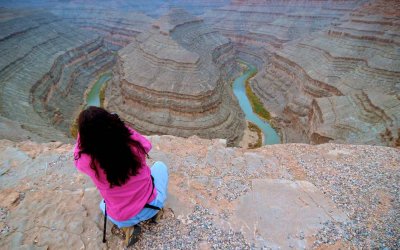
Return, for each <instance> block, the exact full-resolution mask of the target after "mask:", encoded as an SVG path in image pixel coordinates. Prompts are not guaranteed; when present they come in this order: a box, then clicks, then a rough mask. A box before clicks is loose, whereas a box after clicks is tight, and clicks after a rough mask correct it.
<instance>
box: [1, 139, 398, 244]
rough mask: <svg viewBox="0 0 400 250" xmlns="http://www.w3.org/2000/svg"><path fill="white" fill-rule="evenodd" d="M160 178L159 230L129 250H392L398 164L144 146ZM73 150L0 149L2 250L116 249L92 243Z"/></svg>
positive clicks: (353, 152)
mask: <svg viewBox="0 0 400 250" xmlns="http://www.w3.org/2000/svg"><path fill="white" fill-rule="evenodd" d="M149 139H150V140H151V141H152V144H153V149H152V151H151V152H150V160H149V164H151V163H152V162H153V161H156V160H162V161H164V162H165V163H166V164H167V165H168V168H169V176H170V182H169V196H168V204H167V205H166V208H165V213H164V215H163V217H162V219H161V221H160V222H159V223H158V224H151V223H142V230H143V234H142V236H141V239H140V241H139V242H138V243H137V244H136V245H135V247H134V248H135V249H261V248H264V249H377V248H379V249H398V248H399V247H400V245H399V244H400V242H399V239H400V231H399V229H400V221H399V218H400V214H399V212H400V195H399V194H400V186H399V184H400V175H399V173H400V154H399V152H398V150H397V149H394V148H388V147H379V146H368V145H343V144H331V143H327V144H322V145H316V146H315V145H314V146H313V145H306V144H281V145H270V146H263V147H261V148H259V149H256V150H246V149H242V148H232V147H230V148H227V147H226V140H221V139H214V140H205V139H200V138H198V137H190V138H179V137H173V136H151V137H149ZM72 150H73V145H71V144H63V143H59V142H53V143H46V144H40V143H36V142H31V141H25V142H19V143H15V142H11V141H8V140H1V141H0V248H1V249H122V248H123V247H122V244H123V241H122V240H120V239H119V238H118V237H117V236H116V235H113V234H111V231H110V229H111V227H112V224H111V223H110V222H109V224H108V231H107V239H108V241H107V243H106V244H103V243H102V229H103V216H102V213H101V211H100V210H99V207H98V205H99V202H100V200H101V197H100V196H99V194H98V191H97V190H96V188H95V187H94V186H93V184H92V182H91V180H90V179H89V178H88V177H86V176H85V175H83V174H81V173H79V172H78V171H77V170H76V169H75V167H74V165H73V156H72Z"/></svg>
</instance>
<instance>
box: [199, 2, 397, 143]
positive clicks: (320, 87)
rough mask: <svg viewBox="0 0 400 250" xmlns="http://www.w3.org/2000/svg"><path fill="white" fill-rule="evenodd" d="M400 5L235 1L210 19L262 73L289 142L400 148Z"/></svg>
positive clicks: (268, 102) (259, 87)
mask: <svg viewBox="0 0 400 250" xmlns="http://www.w3.org/2000/svg"><path fill="white" fill-rule="evenodd" d="M399 13H400V11H399V4H398V2H396V1H390V2H386V1H232V2H231V4H229V5H227V6H224V7H221V8H217V9H215V10H210V11H209V12H207V13H206V14H204V15H203V17H205V19H206V20H207V22H208V23H209V24H210V25H213V26H215V28H216V29H217V30H218V31H219V32H221V33H222V34H224V35H225V36H227V37H229V38H230V39H231V40H232V42H233V43H234V46H235V48H236V49H237V51H238V53H237V56H238V57H239V58H241V59H243V60H246V61H248V62H251V63H253V64H255V65H257V66H258V68H259V72H258V74H257V75H256V77H255V78H254V79H253V80H252V81H251V87H252V90H253V91H254V92H255V93H256V95H258V96H259V97H260V98H261V100H262V101H263V103H264V105H265V107H266V108H267V110H269V111H270V112H271V114H272V117H273V123H274V124H275V126H277V127H278V128H279V129H280V130H281V132H282V134H283V141H284V142H307V143H310V142H311V143H323V142H327V141H331V140H334V141H336V142H343V143H344V142H351V143H363V144H364V143H367V144H378V145H388V146H398V145H399V141H400V139H399V131H398V129H399V127H400V125H399V122H398V119H399V114H400V108H399V105H398V101H399V98H398V96H399V90H400V89H399V86H398V84H399V81H400V77H399V70H398V69H399V68H400V67H399V59H400V58H399V53H398V51H399V41H398V39H399V22H400V21H399V20H400V17H399Z"/></svg>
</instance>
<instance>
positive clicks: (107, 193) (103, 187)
mask: <svg viewBox="0 0 400 250" xmlns="http://www.w3.org/2000/svg"><path fill="white" fill-rule="evenodd" d="M128 129H129V131H130V132H131V138H132V139H133V140H135V141H138V142H140V143H141V144H142V146H143V148H144V150H145V151H146V153H148V152H149V151H150V149H151V143H150V142H149V141H148V140H147V139H146V138H145V137H144V136H142V135H141V134H139V133H138V132H136V131H135V130H133V129H132V128H129V127H128ZM131 149H132V152H133V153H134V154H135V155H138V156H139V157H140V159H141V160H142V167H141V168H140V169H139V171H138V174H137V175H135V176H131V177H130V178H129V180H128V181H127V182H126V183H125V184H123V185H122V186H114V187H112V188H110V183H109V182H108V181H107V178H106V175H105V173H104V170H103V169H101V168H100V167H97V170H98V176H96V172H95V171H94V170H93V169H92V168H91V167H90V162H91V158H90V156H89V155H87V154H81V157H80V158H79V159H77V157H78V153H79V150H80V149H79V135H78V138H77V142H76V145H75V150H74V156H75V159H76V160H75V166H76V168H77V169H78V170H79V171H81V172H83V173H85V174H87V175H88V176H89V177H90V178H91V179H92V181H93V183H94V184H95V185H96V187H97V189H98V190H99V192H100V194H101V196H102V197H103V198H104V200H105V202H106V206H107V214H108V215H109V216H110V217H111V218H113V219H114V220H116V221H124V220H127V219H130V218H132V217H133V216H135V215H137V214H138V213H139V212H140V211H141V210H142V209H143V207H144V205H145V204H147V203H150V202H152V201H153V200H154V199H155V198H156V196H157V190H156V189H155V188H154V190H153V194H151V191H152V189H153V183H152V180H151V176H150V174H151V172H150V168H149V167H148V166H147V164H146V156H145V155H144V154H143V153H141V152H140V151H138V150H136V148H134V147H132V148H131ZM150 195H151V196H150Z"/></svg>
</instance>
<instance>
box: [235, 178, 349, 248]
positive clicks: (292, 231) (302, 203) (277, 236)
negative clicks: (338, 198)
mask: <svg viewBox="0 0 400 250" xmlns="http://www.w3.org/2000/svg"><path fill="white" fill-rule="evenodd" d="M236 216H237V221H236V222H237V224H236V226H238V227H239V228H240V230H241V231H242V232H243V233H244V235H245V237H246V238H252V240H254V241H255V242H256V244H257V245H258V246H257V247H272V248H288V247H289V248H293V247H294V248H297V249H298V248H310V247H311V245H310V243H311V244H312V241H308V239H310V237H311V236H312V235H315V234H316V233H317V232H318V230H320V229H321V228H322V227H323V223H324V222H326V221H340V222H344V221H346V220H347V218H346V215H345V214H344V213H343V212H341V211H339V210H338V209H336V208H335V206H334V204H332V202H331V201H330V200H328V199H327V198H326V197H325V196H324V195H323V194H322V193H321V192H320V191H319V190H318V189H317V187H315V186H314V185H313V184H312V183H310V182H308V181H290V180H284V179H255V180H253V181H252V190H251V191H250V192H248V193H247V194H246V195H244V196H242V197H241V198H240V199H239V202H238V206H237V209H236Z"/></svg>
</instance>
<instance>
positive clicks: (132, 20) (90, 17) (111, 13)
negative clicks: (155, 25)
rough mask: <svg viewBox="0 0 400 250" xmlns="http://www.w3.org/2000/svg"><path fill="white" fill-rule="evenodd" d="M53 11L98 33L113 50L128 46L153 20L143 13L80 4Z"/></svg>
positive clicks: (75, 23) (82, 27) (68, 20)
mask: <svg viewBox="0 0 400 250" xmlns="http://www.w3.org/2000/svg"><path fill="white" fill-rule="evenodd" d="M52 13H54V14H55V15H57V16H60V17H61V18H62V19H63V20H64V21H66V22H69V23H72V24H73V25H75V26H76V27H79V28H81V29H84V30H90V31H94V32H96V33H98V34H99V35H100V36H102V37H103V38H104V40H105V42H106V43H107V45H108V47H109V48H110V49H112V50H118V49H121V48H122V47H124V46H126V45H127V44H128V43H130V42H131V41H132V39H133V37H135V36H136V35H137V34H139V33H141V32H143V31H145V30H147V29H148V28H150V25H151V23H152V21H153V19H152V18H150V17H149V16H147V15H145V14H143V13H139V12H126V11H121V10H113V9H104V8H99V7H95V6H92V8H89V7H86V8H84V9H82V7H81V6H79V5H78V6H74V7H69V8H65V7H64V6H61V7H58V8H56V9H54V10H52Z"/></svg>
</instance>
